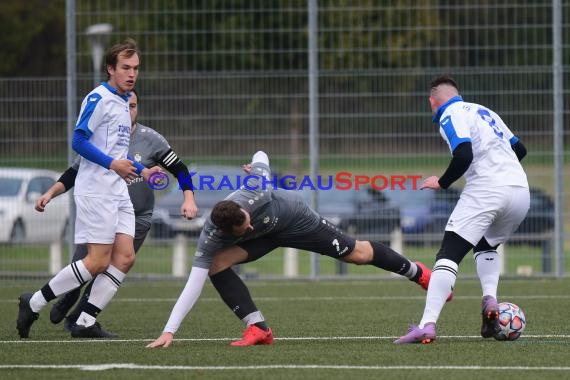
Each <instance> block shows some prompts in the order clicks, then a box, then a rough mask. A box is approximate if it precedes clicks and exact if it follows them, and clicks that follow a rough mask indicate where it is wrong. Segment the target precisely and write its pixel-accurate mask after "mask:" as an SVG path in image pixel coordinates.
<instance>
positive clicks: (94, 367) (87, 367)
mask: <svg viewBox="0 0 570 380" xmlns="http://www.w3.org/2000/svg"><path fill="white" fill-rule="evenodd" d="M0 369H78V370H81V371H105V370H109V369H138V370H166V371H171V370H202V371H204V370H211V371H219V370H223V371H225V370H233V371H235V370H265V369H347V370H355V369H361V370H469V371H472V370H491V371H495V370H507V371H570V367H527V366H413V365H395V366H380V365H375V366H366V365H313V364H309V365H289V364H273V365H255V366H247V365H246V366H180V365H174V366H164V365H140V364H133V363H108V364H73V365H56V364H47V365H45V364H3V365H0Z"/></svg>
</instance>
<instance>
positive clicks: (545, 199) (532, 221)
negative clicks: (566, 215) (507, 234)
mask: <svg viewBox="0 0 570 380" xmlns="http://www.w3.org/2000/svg"><path fill="white" fill-rule="evenodd" d="M553 229H554V201H553V200H552V198H551V197H550V196H549V195H548V194H547V193H546V192H545V191H544V190H542V189H539V188H536V187H531V188H530V209H529V210H528V214H527V215H526V218H525V219H524V220H523V222H522V223H521V225H520V226H519V228H518V229H517V230H516V231H515V233H514V236H513V237H514V239H513V242H517V241H518V242H521V243H529V244H533V245H534V244H541V242H540V241H537V240H536V237H533V236H532V234H540V233H545V232H550V231H552V230H553Z"/></svg>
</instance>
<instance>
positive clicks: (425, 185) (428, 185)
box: [420, 175, 441, 190]
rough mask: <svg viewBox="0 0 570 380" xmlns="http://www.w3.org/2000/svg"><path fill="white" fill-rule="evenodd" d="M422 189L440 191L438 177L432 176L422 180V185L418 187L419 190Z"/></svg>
mask: <svg viewBox="0 0 570 380" xmlns="http://www.w3.org/2000/svg"><path fill="white" fill-rule="evenodd" d="M423 189H434V190H439V189H441V186H439V177H438V176H435V175H432V176H431V177H428V178H426V179H424V181H423V182H422V185H421V186H420V190H423Z"/></svg>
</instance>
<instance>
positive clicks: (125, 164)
mask: <svg viewBox="0 0 570 380" xmlns="http://www.w3.org/2000/svg"><path fill="white" fill-rule="evenodd" d="M109 169H111V170H113V171H114V172H115V173H117V174H118V175H119V177H121V178H122V179H124V180H129V179H135V178H137V176H138V174H137V169H136V168H135V166H134V165H133V161H131V160H127V159H122V160H113V161H111V166H110V167H109Z"/></svg>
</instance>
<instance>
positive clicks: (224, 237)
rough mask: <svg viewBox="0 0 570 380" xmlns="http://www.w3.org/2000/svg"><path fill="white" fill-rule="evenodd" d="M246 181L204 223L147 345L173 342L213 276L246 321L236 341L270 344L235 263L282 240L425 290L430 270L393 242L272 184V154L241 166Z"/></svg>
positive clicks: (282, 244)
mask: <svg viewBox="0 0 570 380" xmlns="http://www.w3.org/2000/svg"><path fill="white" fill-rule="evenodd" d="M244 170H245V171H246V172H247V173H249V174H250V175H249V176H247V177H246V182H245V185H244V186H242V188H240V189H239V190H238V191H235V192H233V193H232V194H230V195H228V196H227V197H226V199H225V200H223V201H220V202H218V203H217V204H216V206H215V207H214V209H213V210H212V213H211V214H210V218H209V220H208V221H207V222H206V224H205V225H204V228H203V230H202V233H201V234H200V238H199V240H198V246H197V250H196V254H195V257H194V262H193V264H192V270H191V271H190V275H189V278H188V282H187V283H186V286H185V288H184V290H183V291H182V294H181V295H180V297H179V298H178V301H177V302H176V304H175V305H174V308H173V309H172V312H171V314H170V318H169V320H168V322H167V323H166V326H165V328H164V330H163V333H162V334H161V335H160V337H158V338H157V339H156V340H155V341H154V342H152V343H150V344H149V345H148V346H147V347H150V348H154V347H168V346H169V345H170V344H171V342H172V340H173V338H174V334H175V333H176V331H177V330H178V328H179V327H180V324H181V323H182V321H183V319H184V318H185V317H186V315H187V314H188V313H189V312H190V310H191V309H192V307H193V306H194V304H195V302H196V301H197V299H198V297H199V295H200V293H201V290H202V287H203V285H204V282H205V281H206V278H207V277H208V276H209V277H210V280H211V281H212V284H213V285H214V287H215V288H216V289H217V290H218V292H219V293H220V295H221V296H222V299H223V300H224V302H225V303H226V304H227V305H228V306H229V307H230V309H231V310H232V311H233V312H234V313H235V314H236V316H237V317H238V318H240V319H241V320H242V321H243V322H244V323H245V324H246V325H247V328H246V330H245V332H244V334H243V339H241V340H238V341H235V342H232V345H233V346H250V345H255V344H271V343H272V342H273V333H272V331H271V329H270V328H269V327H268V326H267V324H266V322H265V319H264V318H263V315H262V314H261V312H260V311H259V310H258V309H257V307H256V306H255V304H254V302H253V300H252V298H251V296H250V294H249V291H248V289H247V287H246V286H245V284H244V283H243V281H242V280H241V279H240V277H239V276H237V274H236V273H235V272H234V271H233V270H232V269H231V267H232V265H235V264H241V263H247V262H250V261H254V260H257V259H259V258H261V257H263V256H264V255H266V254H267V253H269V252H271V251H272V250H274V249H275V248H277V247H292V248H298V249H301V250H306V251H313V252H317V253H319V254H322V255H326V256H330V257H332V258H335V259H338V260H342V261H345V262H348V263H353V264H357V265H374V266H376V267H378V268H382V269H385V270H387V271H390V272H393V273H397V274H400V275H403V276H405V277H407V278H409V279H410V280H412V281H414V282H416V283H418V284H419V285H421V286H422V288H424V289H427V287H428V284H429V279H430V276H431V271H430V269H429V268H427V267H426V266H425V265H423V264H421V263H419V262H415V263H414V262H411V261H409V260H408V259H407V258H405V257H404V256H402V255H400V254H399V253H397V252H395V251H393V250H392V249H390V248H389V247H387V246H385V245H383V244H381V243H378V242H371V241H359V240H356V239H354V238H352V237H350V236H347V235H345V234H344V233H343V232H342V231H340V230H339V229H338V228H337V227H336V226H334V225H333V224H331V223H330V222H329V221H327V220H326V219H324V218H323V217H321V216H320V215H319V214H318V213H316V212H315V211H314V210H312V209H311V208H310V207H309V206H308V205H307V204H306V203H305V202H304V201H303V199H302V198H301V197H300V196H299V195H298V194H297V193H296V192H293V191H287V190H273V189H272V186H271V184H270V183H269V178H271V177H270V168H269V158H268V157H267V155H266V154H265V153H264V152H261V151H260V152H257V153H256V154H254V156H253V159H252V164H248V165H245V166H244Z"/></svg>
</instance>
